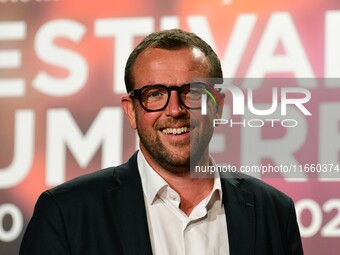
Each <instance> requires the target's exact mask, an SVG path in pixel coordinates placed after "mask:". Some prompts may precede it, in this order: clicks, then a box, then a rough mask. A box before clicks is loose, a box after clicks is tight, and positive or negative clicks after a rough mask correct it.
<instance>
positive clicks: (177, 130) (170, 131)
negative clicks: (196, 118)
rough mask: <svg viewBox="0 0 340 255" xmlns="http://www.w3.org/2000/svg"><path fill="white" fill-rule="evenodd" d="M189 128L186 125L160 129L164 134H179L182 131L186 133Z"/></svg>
mask: <svg viewBox="0 0 340 255" xmlns="http://www.w3.org/2000/svg"><path fill="white" fill-rule="evenodd" d="M189 131H190V128H188V127H181V128H165V129H163V130H162V132H163V133H164V134H173V135H180V134H182V133H188V132H189Z"/></svg>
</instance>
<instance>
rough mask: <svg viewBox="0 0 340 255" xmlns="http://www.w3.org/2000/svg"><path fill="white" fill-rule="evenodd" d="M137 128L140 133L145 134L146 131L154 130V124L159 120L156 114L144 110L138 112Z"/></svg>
mask: <svg viewBox="0 0 340 255" xmlns="http://www.w3.org/2000/svg"><path fill="white" fill-rule="evenodd" d="M135 114H136V127H137V128H138V129H139V131H140V132H143V133H145V132H146V131H148V130H150V129H153V127H154V124H155V122H156V120H157V118H156V116H154V115H155V114H154V113H149V112H145V111H143V110H137V111H136V113H135Z"/></svg>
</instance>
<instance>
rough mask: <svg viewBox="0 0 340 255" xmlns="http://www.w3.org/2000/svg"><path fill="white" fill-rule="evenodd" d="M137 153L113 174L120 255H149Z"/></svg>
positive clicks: (115, 218) (113, 192) (113, 202)
mask: <svg viewBox="0 0 340 255" xmlns="http://www.w3.org/2000/svg"><path fill="white" fill-rule="evenodd" d="M136 155H137V153H135V154H134V155H133V156H132V157H131V158H130V160H129V161H128V162H127V163H126V164H124V165H122V166H119V167H117V168H115V170H114V173H113V180H114V186H113V189H112V190H111V191H110V199H111V203H112V214H113V220H114V223H115V227H116V229H117V233H118V236H119V237H120V241H121V244H122V247H123V254H131V255H132V254H141V255H147V254H152V249H151V243H150V237H149V230H148V223H147V216H146V211H145V204H144V196H143V188H142V183H141V179H140V177H139V172H138V168H137V158H136Z"/></svg>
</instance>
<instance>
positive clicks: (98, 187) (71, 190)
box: [46, 167, 115, 197]
mask: <svg viewBox="0 0 340 255" xmlns="http://www.w3.org/2000/svg"><path fill="white" fill-rule="evenodd" d="M114 171H115V167H110V168H106V169H102V170H99V171H96V172H93V173H90V174H86V175H82V176H79V177H76V178H74V179H72V180H69V181H67V182H65V183H63V184H60V185H58V186H56V187H54V188H51V189H49V190H47V191H46V192H47V193H48V194H50V195H51V196H54V197H61V196H63V195H67V196H68V197H72V196H84V195H87V196H91V194H98V193H102V192H105V191H106V190H109V189H111V188H112V184H113V174H114Z"/></svg>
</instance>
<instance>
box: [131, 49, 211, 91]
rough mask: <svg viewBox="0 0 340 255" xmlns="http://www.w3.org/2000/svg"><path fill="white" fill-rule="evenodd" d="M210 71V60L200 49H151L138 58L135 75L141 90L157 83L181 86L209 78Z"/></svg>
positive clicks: (136, 82) (137, 85)
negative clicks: (195, 80)
mask: <svg viewBox="0 0 340 255" xmlns="http://www.w3.org/2000/svg"><path fill="white" fill-rule="evenodd" d="M209 71H210V67H209V62H208V59H207V57H206V56H205V55H204V53H203V52H202V51H201V50H199V49H198V48H182V49H176V50H166V49H159V48H150V49H147V50H145V51H144V52H142V53H141V54H140V55H139V56H138V57H137V59H136V62H135V64H134V68H133V75H134V80H135V84H136V88H139V87H142V86H144V85H148V84H156V83H161V84H165V85H181V84H183V83H189V82H190V80H191V79H193V78H206V77H209Z"/></svg>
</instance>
